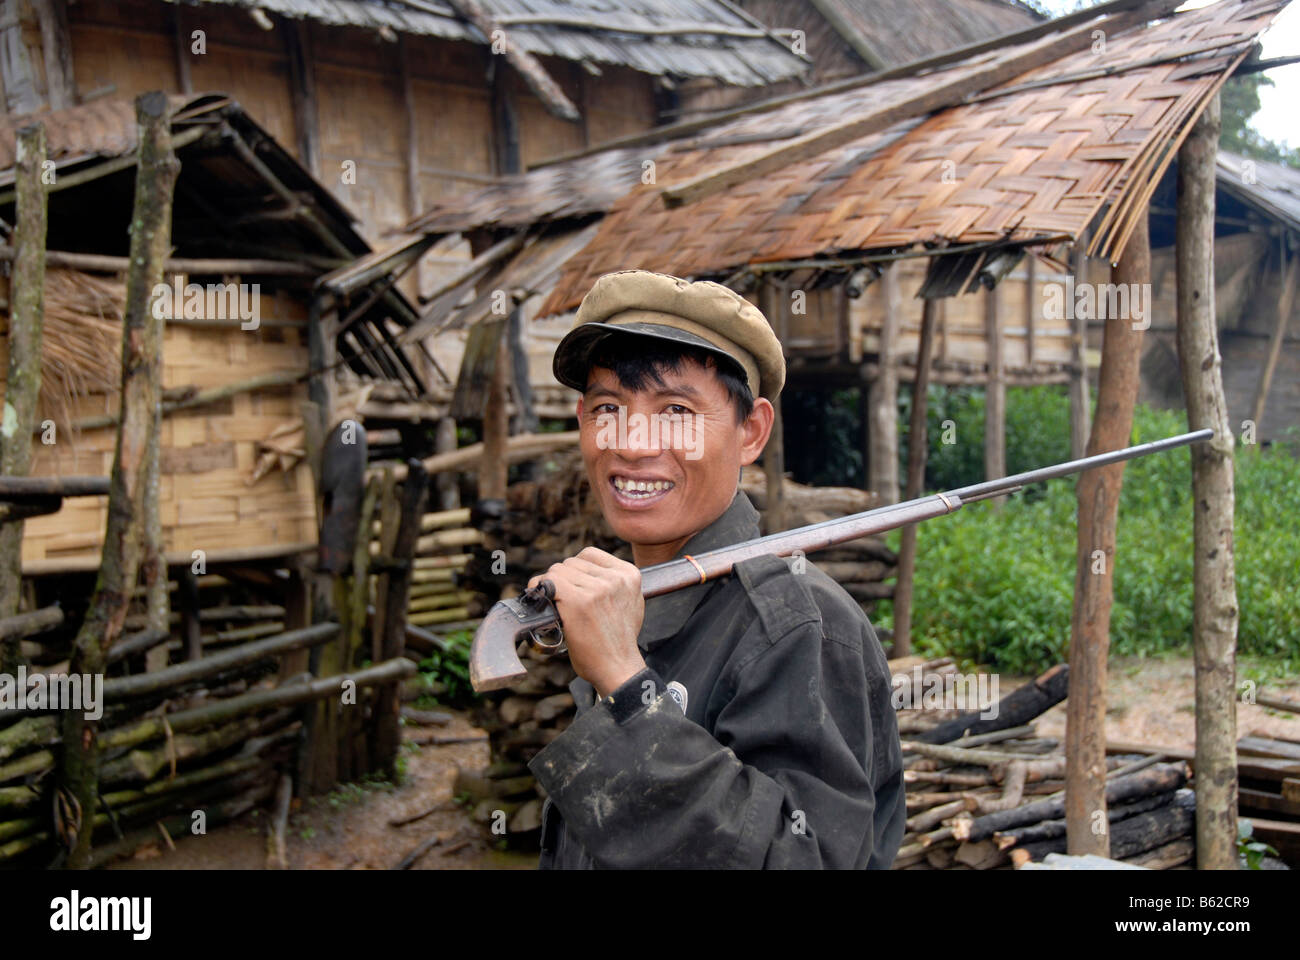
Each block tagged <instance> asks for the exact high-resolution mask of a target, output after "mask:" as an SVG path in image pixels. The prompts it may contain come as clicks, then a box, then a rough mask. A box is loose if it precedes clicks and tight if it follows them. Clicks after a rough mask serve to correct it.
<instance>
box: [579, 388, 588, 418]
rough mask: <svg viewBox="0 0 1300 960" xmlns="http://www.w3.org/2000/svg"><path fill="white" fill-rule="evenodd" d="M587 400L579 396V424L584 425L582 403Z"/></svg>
mask: <svg viewBox="0 0 1300 960" xmlns="http://www.w3.org/2000/svg"><path fill="white" fill-rule="evenodd" d="M585 399H586V397H584V396H582V395H581V394H579V396H578V422H579V423H582V401H583V400H585Z"/></svg>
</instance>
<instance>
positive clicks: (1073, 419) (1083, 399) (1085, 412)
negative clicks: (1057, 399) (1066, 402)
mask: <svg viewBox="0 0 1300 960" xmlns="http://www.w3.org/2000/svg"><path fill="white" fill-rule="evenodd" d="M1087 247H1088V232H1087V231H1086V230H1085V231H1084V232H1083V235H1082V236H1080V237H1079V239H1078V240H1077V241H1076V242H1075V245H1074V284H1075V287H1076V288H1078V287H1079V286H1080V285H1081V284H1084V283H1087V282H1088V255H1087V253H1085V252H1084V251H1085V250H1086V249H1087ZM1071 306H1073V305H1071ZM1073 314H1074V330H1073V332H1072V334H1071V338H1070V339H1071V348H1070V353H1071V360H1070V457H1071V458H1072V459H1074V460H1078V459H1079V458H1081V457H1082V456H1083V452H1084V450H1085V449H1087V446H1088V433H1089V420H1090V419H1091V414H1092V411H1091V409H1090V408H1089V401H1088V317H1087V316H1086V315H1084V316H1081V315H1080V314H1086V311H1080V310H1077V309H1075V310H1073Z"/></svg>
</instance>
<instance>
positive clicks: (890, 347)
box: [867, 263, 903, 506]
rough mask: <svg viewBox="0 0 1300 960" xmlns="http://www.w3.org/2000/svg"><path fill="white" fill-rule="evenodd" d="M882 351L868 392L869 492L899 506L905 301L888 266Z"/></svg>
mask: <svg viewBox="0 0 1300 960" xmlns="http://www.w3.org/2000/svg"><path fill="white" fill-rule="evenodd" d="M880 302H881V307H882V309H883V314H884V315H883V316H882V318H881V323H880V347H879V349H878V350H877V352H876V355H877V364H878V366H877V372H876V376H875V378H874V379H873V380H872V381H871V388H870V390H869V391H868V399H867V414H868V416H869V417H870V418H871V427H870V430H869V436H870V446H869V453H868V457H867V464H868V471H869V473H868V478H869V479H868V483H867V488H868V489H869V490H871V491H872V492H873V493H875V494H877V495H878V496H879V497H880V503H881V505H882V506H883V505H887V504H891V503H897V502H898V367H897V363H898V360H897V356H896V354H897V350H898V325H899V318H900V316H901V314H902V309H903V306H902V297H901V296H900V294H899V290H898V270H897V268H896V267H895V266H894V264H892V263H891V264H888V265H887V266H885V267H884V268H883V269H882V270H881V272H880Z"/></svg>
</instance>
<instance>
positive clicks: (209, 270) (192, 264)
mask: <svg viewBox="0 0 1300 960" xmlns="http://www.w3.org/2000/svg"><path fill="white" fill-rule="evenodd" d="M13 258H14V248H13V247H12V246H10V245H9V244H0V260H12V259H13ZM45 262H46V264H47V265H48V266H51V267H68V268H69V269H72V270H90V271H93V272H97V273H125V272H126V270H127V267H128V266H129V265H130V260H129V258H127V257H111V256H106V255H104V254H99V253H65V252H63V251H61V250H47V251H46V252H45ZM323 272H324V271H322V270H318V269H317V268H315V267H312V266H310V265H309V264H305V263H294V262H291V261H288V260H258V259H254V258H238V257H229V258H224V259H215V260H204V259H195V258H193V257H172V258H171V259H168V260H165V261H164V262H163V273H165V274H168V273H183V274H186V275H193V276H210V277H217V276H221V277H226V276H230V275H232V274H245V275H247V274H259V275H262V276H277V277H319V276H320V275H321V274H322V273H323Z"/></svg>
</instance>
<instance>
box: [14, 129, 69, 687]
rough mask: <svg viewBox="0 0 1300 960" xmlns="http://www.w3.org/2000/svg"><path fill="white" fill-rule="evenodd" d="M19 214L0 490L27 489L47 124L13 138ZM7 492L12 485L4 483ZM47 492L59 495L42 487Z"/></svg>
mask: <svg viewBox="0 0 1300 960" xmlns="http://www.w3.org/2000/svg"><path fill="white" fill-rule="evenodd" d="M15 154H16V165H17V171H16V180H15V186H16V188H17V190H18V217H17V221H18V222H17V224H16V226H15V231H14V234H15V236H14V242H15V244H16V247H17V251H18V252H17V254H16V255H15V257H14V269H13V276H12V279H11V281H10V284H11V287H10V291H9V292H10V302H11V309H10V317H9V337H8V341H9V342H8V353H9V360H8V371H7V374H6V380H5V395H4V412H5V414H6V416H5V420H6V421H9V420H10V418H11V417H12V422H7V423H6V424H5V426H6V427H7V428H9V429H7V430H6V433H5V435H4V436H3V439H0V474H3V476H0V489H3V486H8V485H12V484H15V483H17V484H18V486H20V487H21V486H23V485H24V481H26V484H25V485H26V486H28V487H30V486H31V483H30V480H31V478H29V477H28V476H27V474H28V472H29V471H30V470H31V465H32V431H33V430H34V429H36V428H37V426H38V423H37V416H36V408H37V404H38V402H39V399H40V389H41V355H42V347H41V344H42V341H43V339H44V335H45V234H46V228H47V226H48V219H47V212H48V211H47V204H46V195H45V187H44V184H42V183H41V176H42V174H43V172H44V170H43V168H44V164H45V127H44V126H42V125H40V124H32V125H29V126H25V127H22V128H21V129H20V130H18V132H17V137H16V143H15ZM10 488H11V489H12V486H11V487H10ZM45 493H46V495H50V494H54V495H57V492H56V491H53V490H47V491H45ZM22 539H23V521H22V520H15V521H14V522H12V523H6V524H5V525H4V526H3V527H0V618H3V617H11V616H13V615H14V614H16V613H17V612H18V602H19V599H20V594H21V592H22ZM19 652H20V651H19V649H18V645H17V642H16V641H13V642H5V643H3V644H0V672H4V673H12V669H13V668H14V667H16V666H17V664H18V655H19Z"/></svg>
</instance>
